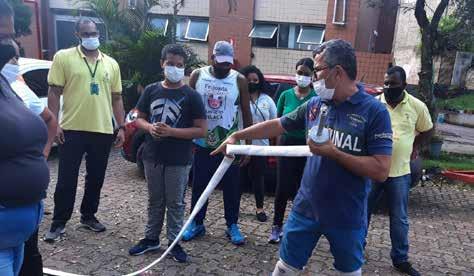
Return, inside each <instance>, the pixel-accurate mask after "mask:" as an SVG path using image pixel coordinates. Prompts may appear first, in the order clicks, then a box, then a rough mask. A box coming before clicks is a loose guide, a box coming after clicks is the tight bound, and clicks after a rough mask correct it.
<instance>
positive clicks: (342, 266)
mask: <svg viewBox="0 0 474 276" xmlns="http://www.w3.org/2000/svg"><path fill="white" fill-rule="evenodd" d="M321 235H324V236H325V237H326V238H327V240H328V241H329V245H330V250H331V253H332V255H333V256H334V267H335V268H336V269H337V270H339V271H341V272H346V273H348V272H353V271H356V270H358V269H359V268H361V267H362V264H363V263H364V247H363V243H364V238H365V228H361V229H344V228H334V227H324V226H321V224H320V223H319V222H318V221H315V220H312V219H310V218H307V217H305V216H302V215H301V214H299V213H296V212H295V211H291V212H290V215H289V216H288V221H287V222H286V224H285V226H284V233H283V239H282V242H281V245H280V258H281V259H282V260H283V261H284V262H285V263H287V264H288V265H290V266H292V267H294V268H297V269H300V270H301V269H303V267H304V266H305V265H306V264H307V263H308V260H309V258H310V257H311V254H312V252H313V249H314V248H315V247H316V245H317V243H318V241H319V238H320V237H321Z"/></svg>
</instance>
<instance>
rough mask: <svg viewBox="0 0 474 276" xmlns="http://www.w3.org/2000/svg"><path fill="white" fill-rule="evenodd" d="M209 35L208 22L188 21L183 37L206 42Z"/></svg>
mask: <svg viewBox="0 0 474 276" xmlns="http://www.w3.org/2000/svg"><path fill="white" fill-rule="evenodd" d="M208 35H209V22H208V21H204V20H194V19H190V20H189V22H188V27H187V29H186V35H185V36H184V37H185V38H186V39H189V40H199V41H207V36H208Z"/></svg>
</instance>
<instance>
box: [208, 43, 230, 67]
mask: <svg viewBox="0 0 474 276" xmlns="http://www.w3.org/2000/svg"><path fill="white" fill-rule="evenodd" d="M212 53H213V54H214V56H215V58H216V61H217V63H224V62H228V63H231V64H234V47H233V46H232V45H231V44H230V43H229V42H227V41H217V42H216V44H215V45H214V51H212Z"/></svg>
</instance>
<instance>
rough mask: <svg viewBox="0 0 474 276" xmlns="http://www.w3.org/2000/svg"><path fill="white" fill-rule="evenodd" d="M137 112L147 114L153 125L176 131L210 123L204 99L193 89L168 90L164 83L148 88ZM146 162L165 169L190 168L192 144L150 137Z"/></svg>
mask: <svg viewBox="0 0 474 276" xmlns="http://www.w3.org/2000/svg"><path fill="white" fill-rule="evenodd" d="M137 109H138V110H139V111H140V112H143V113H145V114H147V117H148V121H149V122H150V123H152V124H153V123H157V122H162V123H166V124H167V125H169V126H171V127H173V128H189V127H192V126H193V120H196V119H206V112H205V110H204V104H203V103H202V99H201V96H200V95H199V94H198V93H197V92H196V91H195V90H194V89H192V88H191V87H189V86H187V85H184V86H183V87H180V88H178V89H168V88H164V87H163V86H162V85H161V83H160V82H156V83H152V84H150V85H148V86H147V87H146V88H145V91H144V92H143V95H142V96H141V97H140V100H139V101H138V103H137ZM143 158H144V159H145V160H147V161H150V162H156V163H160V164H164V165H189V164H191V159H192V140H187V139H178V138H174V137H166V138H160V139H154V138H153V137H151V135H150V134H148V133H147V137H146V140H145V148H144V153H143Z"/></svg>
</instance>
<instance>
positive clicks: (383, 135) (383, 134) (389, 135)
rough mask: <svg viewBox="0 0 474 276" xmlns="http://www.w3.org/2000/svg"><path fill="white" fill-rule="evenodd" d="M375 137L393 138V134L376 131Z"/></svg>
mask: <svg viewBox="0 0 474 276" xmlns="http://www.w3.org/2000/svg"><path fill="white" fill-rule="evenodd" d="M374 137H375V139H390V140H392V138H393V134H392V133H376V134H375V135H374Z"/></svg>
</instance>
